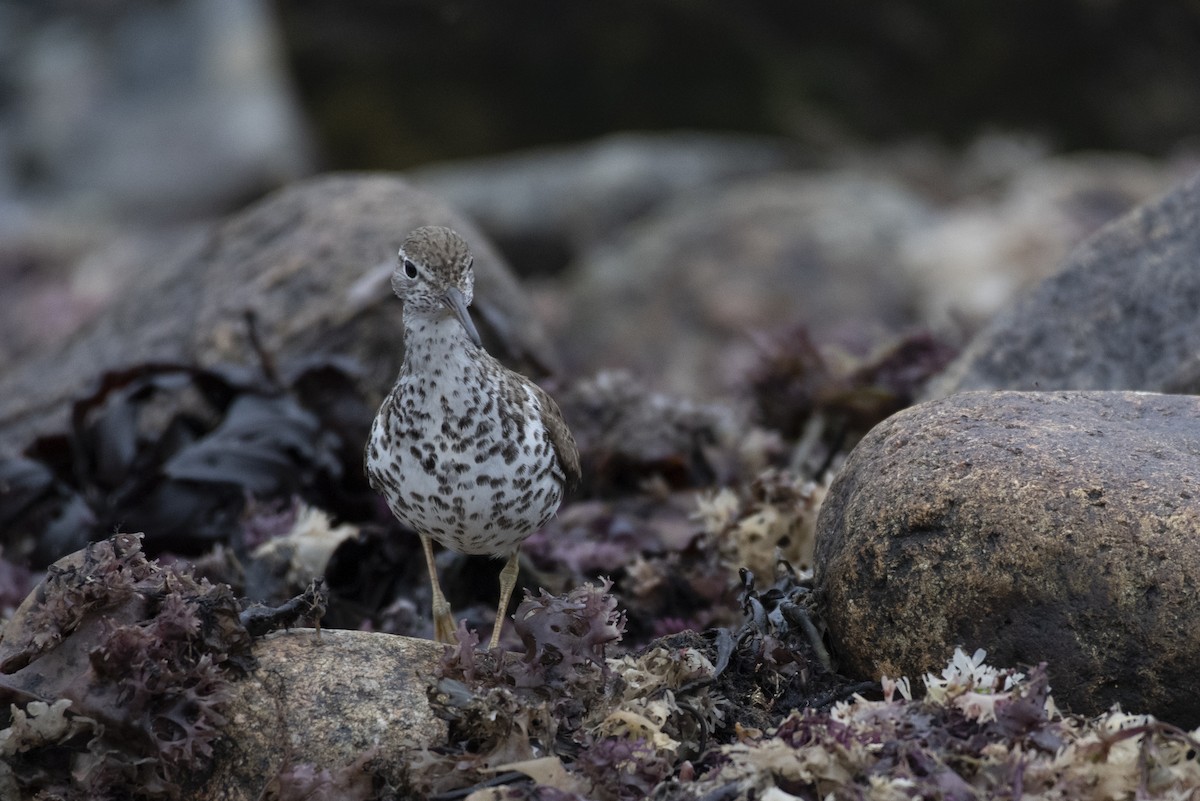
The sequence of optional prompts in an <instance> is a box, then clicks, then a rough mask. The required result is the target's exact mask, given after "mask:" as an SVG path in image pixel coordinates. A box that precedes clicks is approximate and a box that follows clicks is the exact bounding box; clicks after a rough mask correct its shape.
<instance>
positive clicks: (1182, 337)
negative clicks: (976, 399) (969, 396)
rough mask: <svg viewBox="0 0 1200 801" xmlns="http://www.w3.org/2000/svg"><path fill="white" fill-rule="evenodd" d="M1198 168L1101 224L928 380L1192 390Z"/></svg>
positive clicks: (982, 385) (951, 384) (1199, 233)
mask: <svg viewBox="0 0 1200 801" xmlns="http://www.w3.org/2000/svg"><path fill="white" fill-rule="evenodd" d="M1198 262H1200V175H1196V176H1195V177H1193V178H1191V179H1190V180H1188V181H1187V182H1185V183H1183V184H1182V185H1181V186H1179V187H1178V188H1176V189H1175V190H1174V191H1172V192H1170V193H1168V194H1167V195H1165V196H1163V197H1161V198H1159V199H1157V200H1155V201H1153V202H1151V203H1147V204H1145V205H1143V206H1140V207H1139V208H1137V209H1135V210H1134V211H1132V212H1130V213H1129V214H1127V215H1125V216H1124V217H1121V218H1120V219H1118V220H1116V221H1115V222H1112V223H1110V224H1109V225H1107V226H1105V227H1104V228H1102V229H1101V230H1100V231H1098V232H1097V233H1096V234H1094V235H1093V236H1092V237H1090V238H1089V239H1087V240H1086V241H1085V242H1083V243H1082V244H1081V245H1080V246H1079V247H1077V248H1076V249H1075V250H1074V251H1073V252H1072V253H1071V255H1070V256H1069V257H1068V259H1067V261H1066V264H1065V266H1064V267H1063V269H1062V270H1060V271H1059V272H1058V274H1057V275H1055V276H1053V277H1052V278H1049V279H1047V280H1046V281H1044V282H1042V283H1041V284H1040V285H1039V286H1038V287H1037V288H1036V289H1034V290H1033V291H1032V292H1031V293H1029V294H1028V295H1027V296H1026V297H1024V298H1023V299H1022V300H1020V301H1019V302H1017V303H1016V304H1015V305H1013V306H1012V307H1011V308H1010V309H1009V310H1008V311H1006V312H1004V313H1002V314H1001V315H999V316H998V317H997V318H995V319H994V320H993V321H992V323H991V324H989V325H988V326H987V327H986V328H984V329H983V330H982V331H981V332H980V333H979V334H978V335H977V336H976V337H975V338H974V340H973V341H972V342H971V343H970V345H969V346H968V347H967V349H966V350H965V351H964V353H963V354H962V355H961V356H960V357H959V359H958V360H957V361H956V362H955V363H954V364H953V365H951V367H950V368H948V369H947V371H946V373H945V374H944V376H943V377H942V378H941V379H939V380H938V381H936V382H934V384H933V385H932V386H931V387H930V389H929V393H928V394H929V397H940V396H944V395H947V394H949V393H951V392H956V391H961V390H968V389H1018V390H1029V389H1039V390H1050V389H1080V390H1086V389H1133V390H1146V391H1153V392H1195V391H1200V326H1198V325H1197V324H1196V310H1197V309H1200V269H1197V266H1196V265H1197V263H1198Z"/></svg>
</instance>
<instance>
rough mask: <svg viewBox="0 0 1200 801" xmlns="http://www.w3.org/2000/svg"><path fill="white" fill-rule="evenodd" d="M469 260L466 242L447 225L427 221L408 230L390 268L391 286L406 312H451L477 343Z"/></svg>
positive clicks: (423, 314) (417, 313)
mask: <svg viewBox="0 0 1200 801" xmlns="http://www.w3.org/2000/svg"><path fill="white" fill-rule="evenodd" d="M471 262H472V256H471V251H470V250H469V249H468V248H467V243H466V242H464V241H463V238H462V237H461V236H459V235H458V234H457V233H455V232H454V231H451V230H450V229H449V228H442V227H440V226H435V225H429V226H425V227H423V228H418V229H417V230H415V231H413V232H412V233H411V234H409V235H408V238H407V239H405V240H404V244H403V245H401V246H400V254H399V259H398V260H397V262H396V269H395V270H394V271H392V290H393V291H394V292H395V293H396V295H397V296H399V298H400V300H402V301H404V312H405V314H414V315H422V316H429V317H434V318H437V317H440V316H445V315H453V316H454V317H456V318H457V319H458V321H459V322H460V323H461V324H462V327H463V328H464V329H466V332H467V336H469V337H470V338H471V341H472V342H474V343H475V344H476V345H478V344H479V332H478V331H476V330H475V324H474V323H473V322H471V315H470V313H469V312H468V311H467V307H468V306H470V305H471V299H472V297H473V296H474V291H475V273H474V271H473V270H472V269H471Z"/></svg>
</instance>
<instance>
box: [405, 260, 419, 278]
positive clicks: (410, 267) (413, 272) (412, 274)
mask: <svg viewBox="0 0 1200 801" xmlns="http://www.w3.org/2000/svg"><path fill="white" fill-rule="evenodd" d="M404 274H405V275H407V276H408V277H409V278H416V277H417V265H415V264H413V263H412V262H411V261H409V260H408V259H405V260H404Z"/></svg>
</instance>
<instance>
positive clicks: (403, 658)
mask: <svg viewBox="0 0 1200 801" xmlns="http://www.w3.org/2000/svg"><path fill="white" fill-rule="evenodd" d="M313 634H314V632H313V630H312V629H292V630H291V631H288V632H283V633H276V634H273V635H270V636H268V637H266V638H264V639H263V640H261V641H260V642H258V643H256V644H255V649H254V655H255V657H257V659H258V662H259V664H258V668H257V669H256V670H255V671H254V673H253V674H252V675H251V676H249V677H247V678H245V679H243V680H241V681H239V682H237V684H235V685H234V695H233V698H232V699H231V700H230V702H229V704H228V706H227V708H226V717H227V718H228V723H227V725H226V726H225V727H224V729H223V734H224V736H225V739H223V740H221V741H218V745H217V747H216V749H215V756H214V760H213V764H214V767H213V770H212V773H211V774H210V775H209V776H208V777H207V779H206V780H205V781H204V782H203V783H202V784H201V785H200V786H197V787H194V788H191V789H190V791H188V792H185V797H187V798H194V799H203V801H217V800H218V799H220V801H255V800H256V799H259V798H263V797H264V796H263V795H262V793H263V790H264V788H265V787H266V786H267V785H268V784H269V783H270V781H271V780H272V779H273V778H274V777H275V776H277V775H278V774H279V772H280V770H281V769H285V768H289V767H293V766H296V765H301V764H308V765H310V766H312V768H313V769H314V770H313V772H314V773H315V772H319V771H322V770H329V771H337V770H338V769H341V768H344V767H346V766H348V765H350V764H351V763H353V762H354V761H355V760H358V759H360V758H361V757H363V756H364V754H366V753H367V752H368V751H370V750H372V749H374V750H375V756H374V757H373V758H372V760H371V770H372V772H374V773H376V774H378V775H381V776H385V777H387V778H388V779H389V781H391V782H395V783H396V784H397V786H403V782H404V778H405V776H406V775H407V773H408V765H409V763H410V761H411V758H412V754H413V751H414V750H415V749H418V748H421V747H422V746H429V745H433V744H436V743H440V742H443V741H444V740H445V738H446V724H445V722H444V721H442V720H440V719H438V718H436V717H434V716H433V713H432V711H431V710H430V708H429V702H428V700H427V698H426V684H427V683H429V682H430V681H431V680H432V679H431V677H432V675H433V669H434V666H435V665H436V664H437V660H438V658H439V657H440V656H441V654H442V647H443V646H441V645H439V644H437V643H435V642H433V641H431V640H416V639H412V638H410V637H398V636H395V635H392V634H375V633H369V632H362V631H341V630H337V629H333V630H330V629H325V630H322V631H321V640H320V642H319V643H318V642H316V641H314V638H313Z"/></svg>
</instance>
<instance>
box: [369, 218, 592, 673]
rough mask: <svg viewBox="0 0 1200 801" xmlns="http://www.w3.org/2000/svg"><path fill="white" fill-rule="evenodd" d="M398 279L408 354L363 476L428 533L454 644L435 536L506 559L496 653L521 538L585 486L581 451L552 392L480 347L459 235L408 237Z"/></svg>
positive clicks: (396, 511) (423, 231) (432, 571)
mask: <svg viewBox="0 0 1200 801" xmlns="http://www.w3.org/2000/svg"><path fill="white" fill-rule="evenodd" d="M391 284H392V290H393V291H394V292H395V293H396V295H397V296H398V297H399V298H400V300H401V302H402V317H403V324H404V361H403V364H402V365H401V368H400V374H399V376H398V377H397V379H396V383H395V385H394V386H393V387H392V390H391V392H389V393H388V394H387V396H386V397H385V398H384V399H383V402H382V403H381V404H380V406H379V412H378V414H376V416H375V419H374V422H373V423H372V425H371V433H370V437H369V439H368V440H367V444H366V453H365V468H366V473H367V477H368V479H369V482H370V484H371V486H372V487H373V488H374V489H375V491H376V492H378V493H380V494H381V495H382V496H383V497H384V499H385V500H386V501H387V505H388V507H389V509H391V511H392V514H393V515H395V517H396V518H397V519H398V520H399V521H400V522H401V523H403V524H404V525H405V526H407V527H408V528H410V529H412V530H413V531H415V532H416V533H417V535H418V536H419V537H420V538H421V546H422V548H423V549H424V552H425V562H426V565H427V567H428V569H429V579H430V583H431V584H432V594H433V600H432V607H433V609H432V612H433V628H434V637H435V638H436V639H437V640H438V641H440V642H445V643H453V642H454V632H455V624H454V618H453V616H452V614H451V611H450V604H449V603H448V602H447V600H446V596H445V594H444V593H443V592H442V588H441V585H440V584H439V583H438V575H437V566H436V563H435V561H434V554H433V542H434V541H436V542H437V543H439V544H440V545H441V546H443V547H445V548H449V549H450V550H453V551H457V552H459V553H463V554H483V555H487V556H491V557H494V558H500V559H505V560H506V561H505V564H504V567H503V568H502V569H501V570H500V598H499V604H498V606H497V610H496V622H495V625H494V627H493V629H492V638H491V643H490V646H489V648H490V649H495V648H496V647H497V645H498V644H499V642H500V633H501V630H502V627H503V625H504V617H505V612H506V610H507V609H508V604H509V600H510V599H511V597H512V592H513V588H514V586H515V585H516V580H517V571H518V565H517V559H518V554H519V551H520V547H521V543H522V542H524V540H525V539H526V538H527V537H528V536H529V535H530V534H532V533H533V532H535V531H537V530H539V529H541V528H542V527H543V526H545V525H546V524H547V523H548V522H549V521H550V519H551V518H552V517H553V516H554V515H555V514H556V512H557V511H558V508H559V505H560V504H561V503H562V501H563V499H564V497H565V496H566V495H567V494H568V493H569V492H571V491H573V490H574V488H575V487H576V485H577V484H578V483H579V480H580V466H579V450H578V448H577V447H576V444H575V439H574V437H573V436H572V435H571V431H570V429H569V428H568V426H567V423H566V421H565V420H564V419H563V415H562V411H561V410H560V409H559V407H558V404H557V403H555V402H554V399H553V398H551V397H550V395H549V394H547V393H546V391H545V390H543V389H542V388H541V387H539V386H538V385H537V384H535V383H534V382H533V381H531V380H530V379H529V378H527V377H525V376H523V375H521V374H520V373H517V372H514V371H513V370H510V369H508V368H507V367H505V366H504V365H502V364H501V363H500V362H499V361H497V360H496V359H495V358H494V357H493V356H491V355H490V354H489V353H488V352H487V351H486V350H485V349H484V347H483V345H482V343H481V341H480V338H479V332H478V331H477V330H476V328H475V324H474V323H473V322H472V321H471V315H470V311H469V309H468V307H469V306H470V305H471V300H472V298H473V295H474V284H475V277H474V269H473V257H472V255H471V251H470V249H469V247H468V246H467V243H466V241H465V240H464V239H463V238H462V237H461V236H460V235H459V234H458V233H457V232H455V231H453V230H451V229H449V228H445V227H442V226H423V227H420V228H417V229H416V230H414V231H412V232H411V233H410V234H408V236H407V237H406V238H405V240H404V243H403V244H402V245H401V247H400V251H399V254H398V258H397V261H396V265H395V268H394V270H393V272H392V280H391Z"/></svg>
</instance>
